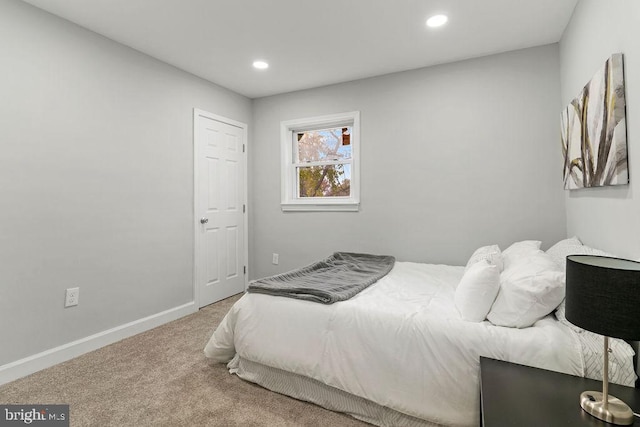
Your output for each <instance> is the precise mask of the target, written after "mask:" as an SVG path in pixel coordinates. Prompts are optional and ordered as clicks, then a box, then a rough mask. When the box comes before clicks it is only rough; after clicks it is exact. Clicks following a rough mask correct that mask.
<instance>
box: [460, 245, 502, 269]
mask: <svg viewBox="0 0 640 427" xmlns="http://www.w3.org/2000/svg"><path fill="white" fill-rule="evenodd" d="M483 259H486V260H487V261H489V263H490V264H494V265H496V266H497V267H498V270H499V271H502V268H503V264H502V253H501V252H500V248H499V247H498V245H490V246H482V247H480V248H478V249H476V251H475V252H474V253H473V254H472V255H471V258H469V261H467V266H466V267H465V269H464V271H465V272H466V271H468V270H469V268H471V266H472V265H474V264H475V263H477V262H479V261H482V260H483Z"/></svg>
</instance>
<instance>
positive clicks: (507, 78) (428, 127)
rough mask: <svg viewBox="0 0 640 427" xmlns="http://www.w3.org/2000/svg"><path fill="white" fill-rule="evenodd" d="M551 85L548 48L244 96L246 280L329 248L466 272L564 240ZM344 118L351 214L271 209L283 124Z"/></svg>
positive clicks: (551, 49)
mask: <svg viewBox="0 0 640 427" xmlns="http://www.w3.org/2000/svg"><path fill="white" fill-rule="evenodd" d="M558 77H559V55H558V45H557V44H554V45H549V46H543V47H538V48H532V49H526V50H521V51H516V52H511V53H506V54H500V55H494V56H490V57H485V58H480V59H473V60H468V61H463V62H458V63H453V64H448V65H442V66H437V67H430V68H425V69H420V70H414V71H409V72H403V73H398V74H392V75H388V76H383V77H377V78H372V79H366V80H359V81H355V82H350V83H345V84H340V85H334V86H329V87H323V88H319V89H312V90H306V91H301V92H294V93H290V94H284V95H278V96H272V97H266V98H261V99H257V100H254V133H253V135H254V138H253V146H252V152H251V156H250V165H251V175H250V180H251V181H250V187H251V188H252V192H253V193H252V194H253V196H252V199H251V202H252V203H251V211H250V213H251V215H250V221H251V230H252V234H251V243H250V247H251V253H250V258H251V267H252V269H251V277H252V278H256V277H260V276H264V275H268V274H274V273H276V272H280V271H284V270H288V269H290V268H294V267H297V266H301V265H304V264H306V263H309V262H311V261H313V260H315V259H317V258H319V257H323V256H326V255H329V254H330V253H332V252H333V251H336V250H343V251H364V252H372V253H385V254H393V255H395V256H396V257H397V258H398V259H399V260H410V261H426V262H431V263H448V264H463V263H465V262H466V260H467V258H468V257H469V255H470V254H471V253H472V251H473V250H474V249H475V248H476V247H478V246H481V245H484V244H491V243H498V244H500V245H501V246H502V247H503V248H504V247H505V246H507V245H508V244H510V243H511V242H513V241H514V240H518V239H527V238H532V239H533V238H535V239H540V240H543V241H544V244H545V245H550V244H552V243H553V242H555V241H556V240H558V239H560V238H562V237H564V236H565V234H566V229H565V223H564V218H565V211H564V202H563V190H562V175H561V167H562V160H561V155H560V151H559V143H558V141H559V133H558V132H559V105H560V99H559V93H560V82H559V78H558ZM352 110H360V112H361V147H362V150H361V153H362V154H361V164H362V168H361V179H362V181H361V183H362V185H361V210H360V211H359V212H357V213H336V212H330V213H299V212H298V213H283V212H281V210H280V133H279V132H280V128H279V126H280V121H282V120H288V119H295V118H301V117H311V116H317V115H323V114H331V113H337V112H343V111H352ZM272 252H277V253H279V254H280V265H278V266H274V265H272V264H271V254H272Z"/></svg>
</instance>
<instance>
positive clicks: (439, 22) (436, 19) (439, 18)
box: [427, 15, 449, 28]
mask: <svg viewBox="0 0 640 427" xmlns="http://www.w3.org/2000/svg"><path fill="white" fill-rule="evenodd" d="M448 20H449V18H447V15H433V16H432V17H431V18H429V19H427V25H428V26H429V27H431V28H436V27H441V26H443V25H444V24H446V23H447V21H448Z"/></svg>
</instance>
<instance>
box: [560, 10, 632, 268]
mask: <svg viewBox="0 0 640 427" xmlns="http://www.w3.org/2000/svg"><path fill="white" fill-rule="evenodd" d="M638 22H640V2H639V1H637V0H616V1H607V2H603V1H599V0H581V1H580V2H578V5H577V6H576V9H575V11H574V13H573V17H572V19H571V21H570V23H569V25H568V27H567V29H566V30H565V34H564V35H563V38H562V41H561V43H560V58H561V73H560V75H561V88H562V105H563V106H565V105H567V104H568V103H569V102H570V101H571V99H573V98H574V97H575V96H576V94H577V93H578V91H579V90H580V89H581V88H582V87H583V86H584V85H585V84H587V82H588V81H589V80H590V79H591V78H592V77H593V75H594V74H595V72H596V70H598V69H599V68H600V67H601V66H602V65H603V64H604V62H605V60H606V59H607V58H608V57H609V56H610V55H611V54H612V53H617V52H622V53H624V61H625V63H624V65H625V80H626V92H627V93H626V99H627V146H628V155H629V159H628V160H629V177H630V181H631V184H630V185H628V186H619V187H604V188H589V189H581V190H573V191H570V192H569V191H567V194H566V207H567V232H568V234H570V235H577V236H579V237H580V238H581V239H582V240H583V241H584V242H585V243H587V244H589V245H591V246H595V247H597V248H600V249H603V250H606V251H608V252H612V253H614V254H616V255H618V256H622V257H629V258H634V259H635V258H638V257H639V256H640V186H639V185H638V180H639V179H640V169H639V168H640V107H639V106H640V43H639V42H638V40H640V26H639V25H638Z"/></svg>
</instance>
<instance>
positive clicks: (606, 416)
mask: <svg viewBox="0 0 640 427" xmlns="http://www.w3.org/2000/svg"><path fill="white" fill-rule="evenodd" d="M608 401H609V404H608V408H607V409H604V408H603V407H602V406H603V402H602V393H601V392H599V391H585V392H583V393H582V394H581V395H580V406H581V407H582V409H584V411H585V412H586V413H588V414H589V415H592V416H594V417H596V418H598V419H600V420H602V421H606V422H608V423H611V424H618V425H623V426H628V425H631V424H633V411H632V410H631V408H629V406H627V404H626V403H624V402H623V401H622V400H620V399H618V398H617V397H613V396H611V395H609V399H608Z"/></svg>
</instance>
